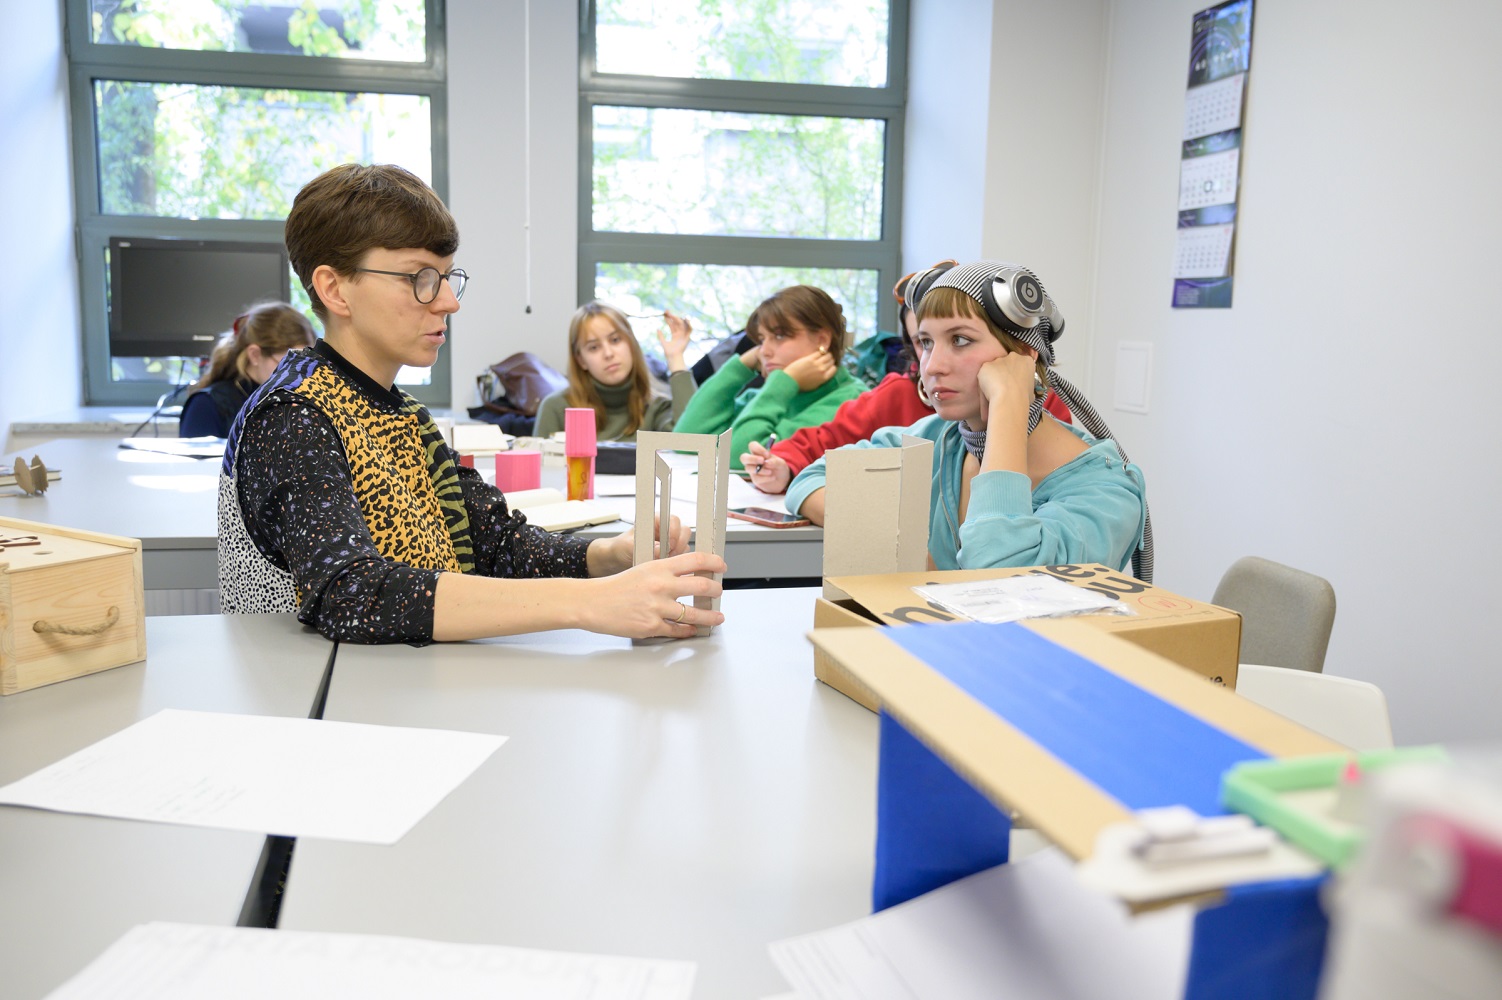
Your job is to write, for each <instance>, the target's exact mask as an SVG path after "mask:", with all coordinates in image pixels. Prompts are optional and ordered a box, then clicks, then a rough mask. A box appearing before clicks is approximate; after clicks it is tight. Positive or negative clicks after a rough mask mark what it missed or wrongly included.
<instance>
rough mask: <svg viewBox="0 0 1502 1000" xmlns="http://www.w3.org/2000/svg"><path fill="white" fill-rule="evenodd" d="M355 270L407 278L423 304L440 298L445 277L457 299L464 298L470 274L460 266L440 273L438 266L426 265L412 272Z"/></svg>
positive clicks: (365, 268) (358, 268) (418, 299)
mask: <svg viewBox="0 0 1502 1000" xmlns="http://www.w3.org/2000/svg"><path fill="white" fill-rule="evenodd" d="M355 270H356V271H363V272H364V273H366V274H389V275H391V276H393V277H396V278H406V279H407V280H408V281H410V282H411V283H412V294H413V295H414V296H416V298H417V301H418V302H421V303H422V304H423V305H427V304H428V303H429V302H432V301H433V300H434V299H436V298H438V288H439V285H440V283H441V282H442V281H443V280H444V279H445V278H446V279H448V283H449V287H450V288H452V289H453V290H454V298H455V300H458V299H462V298H464V286H465V285H467V284H469V275H468V274H466V273H465V272H464V269H463V268H458V267H456V268H454V269H453V270H452V271H450V272H449V273H447V274H443V273H440V272H439V270H438V268H436V267H425V268H423V269H422V270H420V271H413V272H411V273H410V274H409V273H407V272H406V271H378V270H376V269H375V268H373V267H357V268H355Z"/></svg>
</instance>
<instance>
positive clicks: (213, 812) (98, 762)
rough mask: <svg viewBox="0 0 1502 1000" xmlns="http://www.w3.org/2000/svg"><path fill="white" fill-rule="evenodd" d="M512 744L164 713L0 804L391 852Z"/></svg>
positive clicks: (45, 772) (16, 786)
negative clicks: (488, 760) (351, 843)
mask: <svg viewBox="0 0 1502 1000" xmlns="http://www.w3.org/2000/svg"><path fill="white" fill-rule="evenodd" d="M505 741H506V737H504V736H493V735H489V734H484V733H460V732H451V731H448V730H436V729H407V728H399V727H395V726H368V725H360V724H356V723H352V722H326V721H323V720H320V719H285V718H276V717H270V716H258V715H225V714H220V713H214V712H184V711H178V710H175V709H167V710H164V711H161V712H158V713H157V714H156V715H153V716H151V717H150V718H148V719H143V720H142V721H140V722H137V723H136V724H135V725H133V726H131V727H129V728H128V729H123V730H121V731H120V732H118V733H116V734H115V735H113V736H109V737H106V738H105V739H103V740H100V741H99V742H98V743H95V744H94V745H93V746H89V747H85V748H84V749H82V750H80V751H78V752H77V753H75V754H73V755H72V756H69V757H65V758H63V759H62V760H60V761H58V762H57V763H55V764H52V765H51V766H49V767H44V768H42V769H41V770H40V771H37V772H35V773H34V774H31V775H28V776H27V777H25V778H22V779H21V780H20V781H16V782H13V783H11V784H9V785H6V786H5V787H4V788H0V805H6V804H9V805H18V806H31V807H33V808H36V809H48V810H51V811H53V812H67V813H83V814H86V815H92V816H111V817H115V818H119V819H137V820H147V821H150V822H157V823H176V824H180V825H183V826H205V827H216V828H220V829H227V830H248V831H251V832H255V833H269V834H279V835H282V836H289V837H323V838H326V839H329V840H351V841H358V842H360V843H369V844H394V843H396V842H397V841H398V840H400V839H401V838H402V837H403V836H404V835H405V834H406V833H407V831H408V830H410V829H412V827H413V826H415V825H416V824H417V821H418V820H420V819H422V818H423V817H424V816H426V815H427V814H428V812H430V811H431V810H432V809H433V807H434V806H436V805H437V804H438V803H439V802H440V801H442V800H443V798H444V797H445V796H446V795H448V793H449V792H451V791H453V790H454V789H455V788H457V787H458V786H459V784H460V783H461V782H463V781H464V779H465V778H467V777H469V776H470V774H472V773H473V772H474V770H475V769H476V768H477V767H479V766H480V765H481V764H482V763H484V761H485V760H486V758H488V757H489V756H490V755H491V754H492V753H494V752H495V751H496V749H497V748H498V747H499V746H500V745H501V744H502V743H504V742H505Z"/></svg>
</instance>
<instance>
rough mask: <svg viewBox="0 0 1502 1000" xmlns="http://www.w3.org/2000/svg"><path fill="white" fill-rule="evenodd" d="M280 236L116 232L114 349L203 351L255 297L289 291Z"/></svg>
mask: <svg viewBox="0 0 1502 1000" xmlns="http://www.w3.org/2000/svg"><path fill="white" fill-rule="evenodd" d="M291 291H292V286H291V276H290V272H289V270H288V265H287V251H286V248H285V247H283V246H282V245H281V244H280V243H234V242H226V241H217V242H215V241H209V240H165V239H137V238H135V237H124V236H114V237H111V238H110V303H109V313H110V354H111V355H112V356H114V357H142V356H155V357H161V356H169V357H173V356H182V357H201V356H203V355H207V354H208V353H209V352H211V351H212V350H213V349H214V341H215V340H217V339H218V338H219V335H220V334H222V333H224V331H226V330H228V329H229V328H230V324H231V323H233V322H234V320H235V317H236V316H239V315H240V314H241V313H243V312H244V311H245V310H246V309H247V308H249V307H250V306H253V305H255V304H256V303H257V302H267V301H280V302H286V301H287V300H288V296H289V295H290V294H291Z"/></svg>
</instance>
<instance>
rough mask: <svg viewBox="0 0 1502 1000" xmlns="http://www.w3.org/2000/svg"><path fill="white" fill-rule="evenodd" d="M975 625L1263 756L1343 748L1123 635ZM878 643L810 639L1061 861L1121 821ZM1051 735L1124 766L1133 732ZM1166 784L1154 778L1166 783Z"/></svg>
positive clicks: (1047, 760)
mask: <svg viewBox="0 0 1502 1000" xmlns="http://www.w3.org/2000/svg"><path fill="white" fill-rule="evenodd" d="M980 627H983V628H997V629H1006V628H1014V627H1021V628H1024V629H1027V630H1028V631H1031V632H1034V633H1036V634H1037V635H1039V636H1042V637H1043V638H1044V639H1046V640H1047V641H1048V642H1050V643H1052V644H1054V645H1055V646H1058V647H1063V649H1064V650H1067V651H1069V652H1071V653H1074V654H1077V655H1078V656H1079V657H1081V658H1083V659H1084V660H1086V661H1088V662H1089V663H1090V664H1092V665H1094V666H1098V667H1100V668H1102V669H1103V670H1104V671H1106V672H1108V673H1110V674H1114V675H1116V676H1117V677H1119V678H1122V679H1124V680H1126V681H1128V682H1130V684H1131V685H1133V686H1134V687H1135V688H1136V689H1139V690H1140V691H1141V692H1146V694H1147V695H1150V696H1152V697H1154V698H1156V699H1158V700H1161V701H1163V702H1167V703H1169V704H1171V705H1174V706H1176V707H1177V708H1178V709H1180V710H1181V711H1182V712H1183V713H1185V714H1186V715H1188V716H1191V717H1193V718H1195V719H1198V720H1201V721H1202V722H1204V723H1206V724H1208V725H1209V726H1211V727H1213V728H1215V729H1218V730H1220V731H1221V732H1223V733H1225V734H1226V735H1228V736H1230V737H1233V738H1234V739H1236V740H1240V741H1242V742H1244V743H1246V744H1248V745H1249V746H1250V747H1252V748H1253V749H1254V750H1258V751H1261V752H1262V753H1265V754H1267V755H1269V756H1271V757H1294V756H1300V755H1304V754H1326V753H1339V752H1341V751H1342V749H1343V748H1342V747H1340V745H1339V744H1336V743H1334V742H1332V741H1330V740H1328V739H1326V738H1325V737H1323V736H1320V735H1318V734H1316V733H1313V732H1310V731H1309V730H1307V729H1305V728H1304V727H1302V726H1300V725H1298V724H1297V723H1295V722H1291V721H1289V720H1288V719H1285V718H1283V717H1282V716H1280V715H1278V714H1276V713H1274V712H1271V711H1269V710H1268V709H1265V708H1262V707H1261V706H1259V705H1256V704H1254V703H1253V702H1250V701H1248V700H1246V699H1245V698H1238V697H1236V696H1235V695H1233V694H1232V693H1231V692H1230V691H1227V690H1226V689H1224V688H1220V687H1217V686H1216V685H1213V684H1205V683H1203V682H1202V681H1201V680H1200V679H1199V678H1198V677H1196V676H1195V675H1193V674H1191V673H1188V672H1186V671H1184V670H1182V669H1179V668H1178V667H1176V666H1175V665H1174V664H1172V663H1170V662H1168V661H1167V660H1166V659H1165V658H1163V657H1161V656H1157V655H1155V654H1153V653H1151V652H1149V651H1147V650H1145V649H1143V648H1141V647H1140V646H1138V645H1136V644H1135V643H1134V642H1128V641H1123V640H1126V639H1132V638H1134V637H1133V636H1132V635H1131V634H1130V633H1115V634H1108V633H1107V632H1106V631H1104V630H1102V629H1100V628H1098V627H1092V625H1091V624H1087V620H1086V619H1084V618H1064V619H1053V620H1043V621H1028V622H1020V623H1017V625H1016V626H980ZM889 635H890V633H888V632H885V630H881V629H854V628H835V629H816V630H815V631H814V632H812V633H810V636H809V638H810V639H811V640H812V641H813V643H814V645H815V647H816V648H817V649H818V650H819V651H820V652H821V653H822V654H823V655H824V656H825V657H826V658H827V660H828V662H830V663H832V664H834V665H836V666H837V667H839V669H840V670H841V671H843V672H845V673H846V674H847V675H848V676H849V677H850V678H851V679H852V681H853V682H854V683H856V684H859V685H860V687H861V689H862V690H863V691H866V692H867V693H869V694H870V695H871V696H872V697H873V698H876V699H879V700H880V702H881V703H882V704H883V705H884V706H885V707H886V708H887V711H888V712H889V713H890V714H891V715H892V716H893V717H894V718H895V719H897V721H898V722H900V723H901V724H902V726H903V728H905V729H906V730H907V731H908V732H910V733H911V734H912V735H913V736H914V737H916V738H917V739H918V740H919V741H921V742H922V743H923V744H924V745H925V746H926V747H928V748H929V749H930V750H931V751H932V752H933V753H934V754H936V755H937V756H939V757H940V758H941V759H942V760H943V761H944V762H945V763H946V764H948V765H949V767H950V768H951V769H953V770H954V771H955V773H956V774H958V775H960V776H961V777H962V778H964V779H965V780H966V781H967V782H969V784H970V785H971V786H973V787H974V788H976V789H978V790H979V791H980V792H982V793H983V794H984V795H985V796H986V797H987V798H989V799H990V800H991V801H992V803H993V804H996V805H997V806H999V807H1000V808H1003V809H1015V810H1017V811H1019V812H1020V813H1022V814H1023V815H1025V816H1027V817H1028V819H1029V820H1030V821H1031V822H1032V823H1033V824H1034V825H1035V826H1036V827H1037V829H1038V830H1039V831H1040V832H1041V833H1043V835H1044V836H1046V837H1047V838H1048V839H1049V840H1050V841H1052V842H1053V843H1055V844H1057V845H1058V846H1059V847H1061V848H1062V849H1063V850H1064V851H1065V852H1066V853H1068V854H1069V855H1070V856H1071V857H1073V858H1075V859H1077V860H1078V859H1083V858H1087V857H1089V856H1090V855H1091V853H1092V852H1093V850H1094V848H1095V844H1096V835H1097V834H1098V833H1099V832H1100V831H1101V829H1102V828H1104V827H1105V826H1107V825H1109V824H1113V823H1120V822H1125V821H1127V820H1129V819H1130V818H1131V812H1130V810H1129V809H1128V808H1127V807H1126V806H1125V805H1123V804H1122V802H1121V801H1119V800H1118V799H1117V798H1116V797H1114V796H1113V795H1112V794H1111V793H1110V792H1109V791H1108V790H1106V789H1103V788H1101V787H1099V786H1097V785H1096V784H1095V783H1094V782H1092V781H1091V780H1089V779H1088V778H1087V777H1086V776H1085V775H1083V774H1082V773H1080V772H1079V771H1077V770H1076V769H1075V768H1074V767H1072V766H1071V765H1070V764H1068V763H1067V762H1066V760H1065V759H1064V758H1063V757H1061V756H1059V755H1058V754H1057V753H1056V752H1055V749H1054V748H1052V747H1051V746H1050V745H1049V744H1048V742H1047V741H1046V740H1040V739H1039V738H1037V737H1036V736H1030V735H1029V734H1028V733H1027V731H1026V730H1025V727H1019V725H1018V724H1017V723H1015V722H1014V721H1013V720H1009V719H1007V718H1003V717H1002V716H1001V715H998V714H997V713H996V712H993V711H992V710H991V709H990V708H988V707H986V706H985V705H984V704H982V703H981V702H980V701H978V700H976V698H974V697H972V695H971V694H970V693H969V692H967V691H965V690H964V689H963V688H961V687H959V686H957V685H956V684H955V683H952V682H951V681H950V680H949V679H947V678H946V677H944V676H943V675H942V674H941V673H939V672H938V671H936V670H935V669H934V668H933V667H931V666H930V665H929V664H928V663H925V662H924V661H923V660H921V659H919V658H918V657H916V656H914V655H913V654H911V653H909V652H908V651H907V650H905V649H903V648H902V647H900V646H899V645H897V644H896V643H895V642H893V641H891V640H890V639H889V638H888V636H889ZM1076 681H1078V679H1076ZM1093 704H1094V703H1088V704H1087V703H1086V702H1080V701H1070V702H1065V703H1061V704H1060V705H1059V706H1058V707H1057V711H1058V712H1060V713H1063V714H1064V716H1065V717H1066V721H1067V718H1068V717H1070V715H1071V713H1075V714H1080V715H1082V716H1084V715H1085V714H1087V713H1088V711H1089V709H1090V707H1092V706H1093ZM1062 731H1063V732H1065V733H1066V734H1067V736H1068V739H1069V741H1075V740H1076V738H1078V739H1079V740H1080V741H1083V742H1085V743H1088V744H1090V754H1088V755H1087V759H1109V760H1130V759H1131V758H1132V756H1133V755H1134V754H1135V753H1137V752H1138V746H1137V744H1138V743H1139V742H1140V739H1141V737H1140V735H1139V731H1138V730H1137V729H1136V728H1135V727H1132V726H1121V727H1112V726H1090V725H1088V723H1084V724H1071V725H1065V726H1063V727H1062ZM1204 766H1205V762H1203V761H1201V760H1199V759H1198V758H1188V759H1185V760H1184V761H1183V771H1184V773H1185V774H1186V775H1192V774H1193V773H1194V772H1195V771H1196V769H1202V768H1203V767H1204ZM1172 777H1173V776H1166V778H1165V780H1170V784H1171V779H1172ZM1160 804H1168V803H1160Z"/></svg>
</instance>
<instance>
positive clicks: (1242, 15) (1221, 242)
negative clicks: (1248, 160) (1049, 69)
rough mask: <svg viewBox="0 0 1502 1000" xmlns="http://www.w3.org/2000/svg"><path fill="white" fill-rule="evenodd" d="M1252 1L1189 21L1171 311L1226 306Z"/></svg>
mask: <svg viewBox="0 0 1502 1000" xmlns="http://www.w3.org/2000/svg"><path fill="white" fill-rule="evenodd" d="M1252 2H1253V0H1229V2H1227V3H1222V4H1220V5H1218V6H1215V7H1210V8H1207V9H1205V10H1202V11H1200V12H1199V13H1197V14H1195V15H1194V18H1193V22H1192V28H1191V31H1190V47H1189V79H1188V83H1187V86H1186V89H1185V94H1184V131H1183V136H1182V148H1181V150H1180V154H1179V157H1180V158H1179V200H1178V218H1177V229H1176V233H1175V240H1174V259H1173V279H1174V283H1173V307H1174V308H1175V309H1206V308H1210V309H1216V308H1221V309H1224V308H1230V305H1231V288H1232V284H1233V281H1234V277H1233V271H1234V266H1233V265H1234V261H1235V246H1236V226H1237V222H1238V219H1237V211H1236V207H1237V200H1238V198H1239V196H1240V188H1241V160H1242V155H1241V154H1242V142H1243V139H1244V133H1243V127H1242V126H1243V121H1244V119H1245V115H1246V96H1247V87H1248V80H1249V76H1250V70H1251V57H1252Z"/></svg>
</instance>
